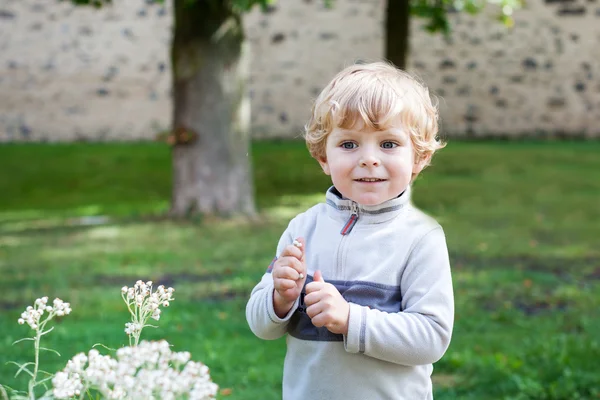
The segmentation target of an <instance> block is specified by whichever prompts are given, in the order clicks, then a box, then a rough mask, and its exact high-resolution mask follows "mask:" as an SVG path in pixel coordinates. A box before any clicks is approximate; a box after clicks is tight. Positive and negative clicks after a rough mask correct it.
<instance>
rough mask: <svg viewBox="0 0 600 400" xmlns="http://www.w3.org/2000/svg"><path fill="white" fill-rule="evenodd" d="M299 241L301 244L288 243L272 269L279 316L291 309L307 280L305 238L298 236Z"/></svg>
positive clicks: (275, 304)
mask: <svg viewBox="0 0 600 400" xmlns="http://www.w3.org/2000/svg"><path fill="white" fill-rule="evenodd" d="M297 241H298V242H299V243H300V246H294V245H292V244H290V245H287V246H286V247H285V249H283V251H282V252H281V255H280V256H279V258H278V259H277V261H275V264H274V265H273V270H272V271H271V276H273V285H274V286H275V291H274V292H273V307H274V308H275V314H277V316H278V317H279V318H283V317H284V316H285V315H286V314H287V313H288V312H289V311H290V310H291V308H292V306H293V305H294V302H295V301H296V299H297V298H298V296H300V292H301V291H302V287H303V286H304V282H305V281H306V264H305V260H304V252H305V249H304V239H302V238H298V239H297Z"/></svg>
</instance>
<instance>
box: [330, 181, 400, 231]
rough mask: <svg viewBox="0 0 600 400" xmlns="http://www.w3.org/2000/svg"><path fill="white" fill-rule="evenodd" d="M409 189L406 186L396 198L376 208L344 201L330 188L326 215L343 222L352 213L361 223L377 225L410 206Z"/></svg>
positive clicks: (344, 199)
mask: <svg viewBox="0 0 600 400" xmlns="http://www.w3.org/2000/svg"><path fill="white" fill-rule="evenodd" d="M410 192H411V188H410V186H408V187H407V188H406V190H405V191H404V192H402V194H401V195H400V196H398V197H396V198H393V199H391V200H388V201H386V202H383V203H381V204H378V205H376V206H363V205H360V204H358V203H357V202H355V201H352V200H350V199H346V198H344V197H343V196H342V194H341V193H340V192H339V191H338V190H337V189H336V188H335V186H332V187H330V188H329V190H327V193H326V195H325V198H326V200H327V206H328V207H327V214H328V215H329V216H331V217H332V218H334V219H336V220H340V221H343V222H345V221H346V220H348V218H350V216H351V215H352V214H353V212H358V218H359V220H360V221H361V223H367V224H378V223H382V222H385V221H388V220H390V219H392V218H395V217H396V216H398V215H399V214H400V213H402V212H403V211H404V210H405V209H406V208H408V207H407V206H409V205H410Z"/></svg>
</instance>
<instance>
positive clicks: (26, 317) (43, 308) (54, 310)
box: [18, 296, 71, 330]
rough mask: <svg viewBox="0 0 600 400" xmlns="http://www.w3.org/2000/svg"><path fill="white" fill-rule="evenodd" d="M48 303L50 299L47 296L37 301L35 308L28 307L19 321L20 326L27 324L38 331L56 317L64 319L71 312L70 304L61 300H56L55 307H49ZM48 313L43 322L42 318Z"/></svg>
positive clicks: (34, 304)
mask: <svg viewBox="0 0 600 400" xmlns="http://www.w3.org/2000/svg"><path fill="white" fill-rule="evenodd" d="M47 303H48V297H46V296H44V297H41V298H39V299H36V300H35V301H34V303H33V306H28V307H27V308H26V309H25V311H23V312H22V313H21V318H19V319H18V322H19V324H21V325H23V324H25V323H27V325H29V327H30V328H31V329H34V330H37V329H39V328H40V326H43V325H44V324H45V323H46V322H48V321H50V320H51V319H52V318H54V317H55V316H57V317H62V316H64V315H67V314H69V313H70V312H71V307H70V305H69V303H65V302H63V301H62V300H61V299H58V298H57V299H54V302H53V304H54V307H52V306H47V305H46V304H47ZM46 312H47V313H48V315H47V316H46V318H45V319H43V320H42V318H41V317H42V316H43V315H44V313H46Z"/></svg>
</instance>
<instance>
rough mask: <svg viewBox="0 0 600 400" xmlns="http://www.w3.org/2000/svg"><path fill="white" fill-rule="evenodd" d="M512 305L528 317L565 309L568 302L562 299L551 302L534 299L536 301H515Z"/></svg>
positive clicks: (567, 306)
mask: <svg viewBox="0 0 600 400" xmlns="http://www.w3.org/2000/svg"><path fill="white" fill-rule="evenodd" d="M514 306H515V308H516V309H518V310H520V311H521V312H523V314H525V315H526V316H528V317H532V316H535V315H539V314H543V313H546V312H556V311H566V310H567V309H568V308H569V304H568V303H567V302H564V301H559V302H557V303H551V302H548V301H536V302H525V301H515V302H514Z"/></svg>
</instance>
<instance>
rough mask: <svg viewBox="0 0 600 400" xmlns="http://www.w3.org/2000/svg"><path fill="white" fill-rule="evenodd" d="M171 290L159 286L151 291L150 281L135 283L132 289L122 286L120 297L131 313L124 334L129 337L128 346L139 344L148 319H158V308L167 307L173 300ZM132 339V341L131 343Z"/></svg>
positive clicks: (172, 290)
mask: <svg viewBox="0 0 600 400" xmlns="http://www.w3.org/2000/svg"><path fill="white" fill-rule="evenodd" d="M174 291H175V289H173V288H171V287H170V288H165V287H164V286H163V285H160V286H159V287H157V288H156V291H154V292H153V291H152V281H148V282H143V281H141V280H140V281H137V282H136V283H135V285H134V286H133V287H132V288H128V287H127V286H123V288H122V289H121V297H122V298H123V301H125V304H127V308H128V309H129V312H130V313H131V319H132V322H128V323H126V324H125V333H126V334H127V335H129V339H130V342H129V343H130V344H137V343H138V342H139V338H140V334H141V333H142V329H144V328H145V327H146V326H148V325H146V322H148V319H150V318H153V319H155V320H157V321H158V320H159V319H160V307H161V306H162V307H169V304H170V303H169V302H170V301H172V300H173V292H174ZM132 339H133V341H132Z"/></svg>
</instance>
